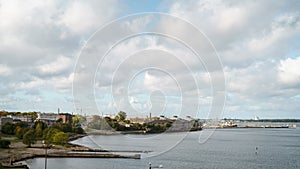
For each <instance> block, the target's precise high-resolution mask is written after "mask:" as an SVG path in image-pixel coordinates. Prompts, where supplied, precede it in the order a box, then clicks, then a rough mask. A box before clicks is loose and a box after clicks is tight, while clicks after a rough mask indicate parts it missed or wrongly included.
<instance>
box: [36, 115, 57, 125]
mask: <svg viewBox="0 0 300 169" xmlns="http://www.w3.org/2000/svg"><path fill="white" fill-rule="evenodd" d="M56 120H58V118H57V114H55V113H38V117H37V118H36V121H42V122H44V123H46V124H47V125H48V126H51V125H52V124H54V123H55V122H56Z"/></svg>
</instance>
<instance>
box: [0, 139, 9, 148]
mask: <svg viewBox="0 0 300 169" xmlns="http://www.w3.org/2000/svg"><path fill="white" fill-rule="evenodd" d="M9 145H10V141H9V140H0V148H9Z"/></svg>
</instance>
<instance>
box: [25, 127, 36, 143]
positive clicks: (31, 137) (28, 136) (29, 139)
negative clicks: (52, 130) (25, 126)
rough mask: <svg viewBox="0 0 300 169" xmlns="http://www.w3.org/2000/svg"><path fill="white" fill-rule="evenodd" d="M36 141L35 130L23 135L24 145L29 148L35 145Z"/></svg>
mask: <svg viewBox="0 0 300 169" xmlns="http://www.w3.org/2000/svg"><path fill="white" fill-rule="evenodd" d="M35 141H36V139H35V133H34V129H30V130H28V131H27V132H26V133H25V134H24V135H23V143H24V144H26V145H27V146H28V147H31V144H34V143H35Z"/></svg>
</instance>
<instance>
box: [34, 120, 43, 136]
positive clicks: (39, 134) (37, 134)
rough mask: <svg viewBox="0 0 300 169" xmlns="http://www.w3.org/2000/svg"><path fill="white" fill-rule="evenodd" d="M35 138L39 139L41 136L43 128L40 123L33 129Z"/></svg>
mask: <svg viewBox="0 0 300 169" xmlns="http://www.w3.org/2000/svg"><path fill="white" fill-rule="evenodd" d="M35 134H36V137H38V138H40V137H42V136H43V126H42V123H38V124H37V125H36V128H35Z"/></svg>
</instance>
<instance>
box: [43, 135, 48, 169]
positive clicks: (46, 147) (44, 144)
mask: <svg viewBox="0 0 300 169" xmlns="http://www.w3.org/2000/svg"><path fill="white" fill-rule="evenodd" d="M43 146H44V147H45V169H47V149H48V146H47V145H46V143H45V140H43Z"/></svg>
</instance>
